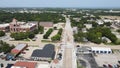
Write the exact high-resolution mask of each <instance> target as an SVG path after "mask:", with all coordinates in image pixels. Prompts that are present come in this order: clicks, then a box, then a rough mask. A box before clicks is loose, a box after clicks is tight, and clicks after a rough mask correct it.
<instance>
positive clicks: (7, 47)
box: [0, 40, 15, 53]
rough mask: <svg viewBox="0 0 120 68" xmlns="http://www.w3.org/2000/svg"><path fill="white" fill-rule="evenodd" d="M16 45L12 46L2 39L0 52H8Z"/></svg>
mask: <svg viewBox="0 0 120 68" xmlns="http://www.w3.org/2000/svg"><path fill="white" fill-rule="evenodd" d="M14 47H15V46H14V45H12V46H10V45H9V44H7V43H6V42H3V41H2V40H1V41H0V52H4V53H8V52H10V51H11V49H13V48H14Z"/></svg>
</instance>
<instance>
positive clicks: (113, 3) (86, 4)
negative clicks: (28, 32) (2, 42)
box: [0, 0, 120, 8]
mask: <svg viewBox="0 0 120 68" xmlns="http://www.w3.org/2000/svg"><path fill="white" fill-rule="evenodd" d="M0 7H77V8H120V0H0Z"/></svg>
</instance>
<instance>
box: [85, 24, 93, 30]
mask: <svg viewBox="0 0 120 68" xmlns="http://www.w3.org/2000/svg"><path fill="white" fill-rule="evenodd" d="M84 25H85V27H86V28H87V29H90V28H92V24H84Z"/></svg>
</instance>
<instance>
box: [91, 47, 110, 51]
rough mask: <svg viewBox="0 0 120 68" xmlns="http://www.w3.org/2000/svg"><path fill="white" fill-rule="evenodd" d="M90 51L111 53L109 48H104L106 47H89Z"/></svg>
mask: <svg viewBox="0 0 120 68" xmlns="http://www.w3.org/2000/svg"><path fill="white" fill-rule="evenodd" d="M91 49H92V50H98V51H112V50H111V48H106V47H91Z"/></svg>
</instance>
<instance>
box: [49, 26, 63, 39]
mask: <svg viewBox="0 0 120 68" xmlns="http://www.w3.org/2000/svg"><path fill="white" fill-rule="evenodd" d="M62 31H63V29H62V28H60V29H59V31H58V33H57V34H56V35H55V36H53V37H52V38H51V40H52V41H60V38H61V35H62Z"/></svg>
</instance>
